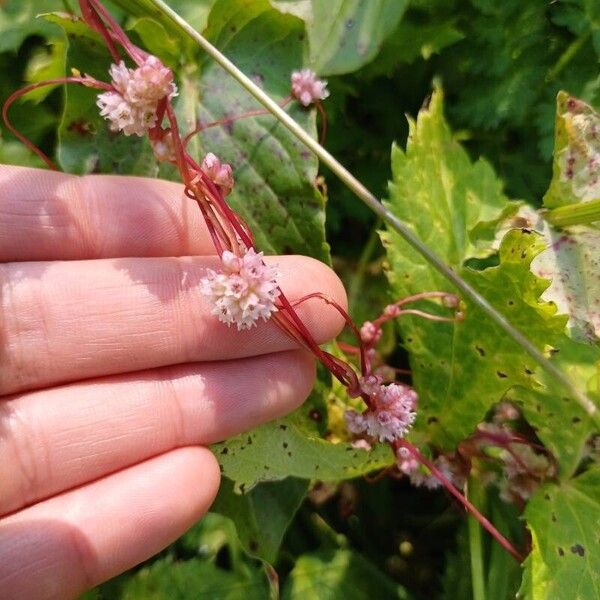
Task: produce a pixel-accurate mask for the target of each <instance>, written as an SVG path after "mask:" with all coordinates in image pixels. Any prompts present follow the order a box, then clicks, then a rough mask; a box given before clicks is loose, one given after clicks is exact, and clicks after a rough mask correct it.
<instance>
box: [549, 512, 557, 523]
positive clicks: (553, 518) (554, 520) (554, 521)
mask: <svg viewBox="0 0 600 600" xmlns="http://www.w3.org/2000/svg"><path fill="white" fill-rule="evenodd" d="M550 518H551V519H552V522H553V523H556V515H555V514H554V513H552V515H550Z"/></svg>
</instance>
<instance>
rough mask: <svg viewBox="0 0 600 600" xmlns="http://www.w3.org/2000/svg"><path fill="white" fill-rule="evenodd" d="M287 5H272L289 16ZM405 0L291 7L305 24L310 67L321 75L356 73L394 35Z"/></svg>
mask: <svg viewBox="0 0 600 600" xmlns="http://www.w3.org/2000/svg"><path fill="white" fill-rule="evenodd" d="M289 4H290V2H284V1H281V0H279V1H278V2H274V5H275V6H277V7H278V8H281V9H282V10H286V9H287V11H288V12H292V10H291V9H290V8H289ZM407 5H408V2H407V0H369V2H364V1H362V0H312V2H311V3H310V4H308V3H302V4H301V5H300V7H295V9H294V13H295V14H297V15H298V16H302V18H304V19H305V21H306V29H307V32H308V45H309V63H310V67H311V68H312V69H314V70H315V71H316V72H317V73H319V74H321V75H339V74H341V73H350V72H351V71H356V70H357V69H359V68H360V67H362V66H363V65H365V64H367V63H368V62H370V61H371V60H373V58H375V56H376V55H377V53H378V52H379V49H380V48H381V45H382V44H383V42H384V40H385V39H386V38H387V37H388V36H389V35H390V34H391V33H392V32H393V31H394V29H395V28H396V26H397V25H398V23H399V22H400V19H401V18H402V15H403V14H404V11H405V10H406V7H407Z"/></svg>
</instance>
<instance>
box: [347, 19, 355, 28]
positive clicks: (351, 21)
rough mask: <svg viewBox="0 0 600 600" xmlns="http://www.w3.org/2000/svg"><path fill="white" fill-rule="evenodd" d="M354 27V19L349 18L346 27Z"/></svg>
mask: <svg viewBox="0 0 600 600" xmlns="http://www.w3.org/2000/svg"><path fill="white" fill-rule="evenodd" d="M353 27H354V19H348V20H347V21H346V29H352V28H353Z"/></svg>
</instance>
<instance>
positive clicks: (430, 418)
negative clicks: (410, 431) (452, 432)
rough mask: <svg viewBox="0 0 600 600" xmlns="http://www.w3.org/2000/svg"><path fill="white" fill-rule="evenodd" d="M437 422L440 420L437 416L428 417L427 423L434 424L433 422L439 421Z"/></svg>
mask: <svg viewBox="0 0 600 600" xmlns="http://www.w3.org/2000/svg"><path fill="white" fill-rule="evenodd" d="M437 422H438V419H437V417H429V418H428V419H427V425H432V424H433V423H437Z"/></svg>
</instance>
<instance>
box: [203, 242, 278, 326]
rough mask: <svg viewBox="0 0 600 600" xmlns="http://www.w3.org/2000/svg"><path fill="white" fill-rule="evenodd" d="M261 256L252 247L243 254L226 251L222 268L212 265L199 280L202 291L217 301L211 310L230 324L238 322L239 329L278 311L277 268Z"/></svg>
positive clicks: (213, 300)
mask: <svg viewBox="0 0 600 600" xmlns="http://www.w3.org/2000/svg"><path fill="white" fill-rule="evenodd" d="M262 256H263V255H262V252H258V253H257V252H255V251H254V249H252V248H250V250H248V251H247V252H246V254H244V256H242V257H241V258H240V257H238V256H236V255H235V254H233V252H229V251H225V252H223V255H222V257H221V260H222V266H223V271H222V272H221V273H217V272H216V271H213V270H212V269H209V270H208V274H207V275H206V277H204V278H203V279H202V280H201V281H200V291H201V293H202V294H204V295H205V296H206V297H207V298H209V299H210V301H211V302H212V303H213V304H214V308H213V310H212V314H213V315H216V316H218V317H219V320H220V321H222V322H223V323H227V325H231V324H232V323H235V324H236V325H237V328H238V330H242V329H250V328H251V327H252V326H253V325H256V322H257V321H258V319H263V320H264V321H266V320H267V319H268V318H269V317H270V316H271V314H272V313H274V312H277V307H276V306H275V301H276V300H277V298H278V296H279V294H280V290H279V287H278V285H277V281H276V276H277V270H276V269H275V268H274V267H269V266H267V265H266V264H265V263H264V261H263V258H262Z"/></svg>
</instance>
